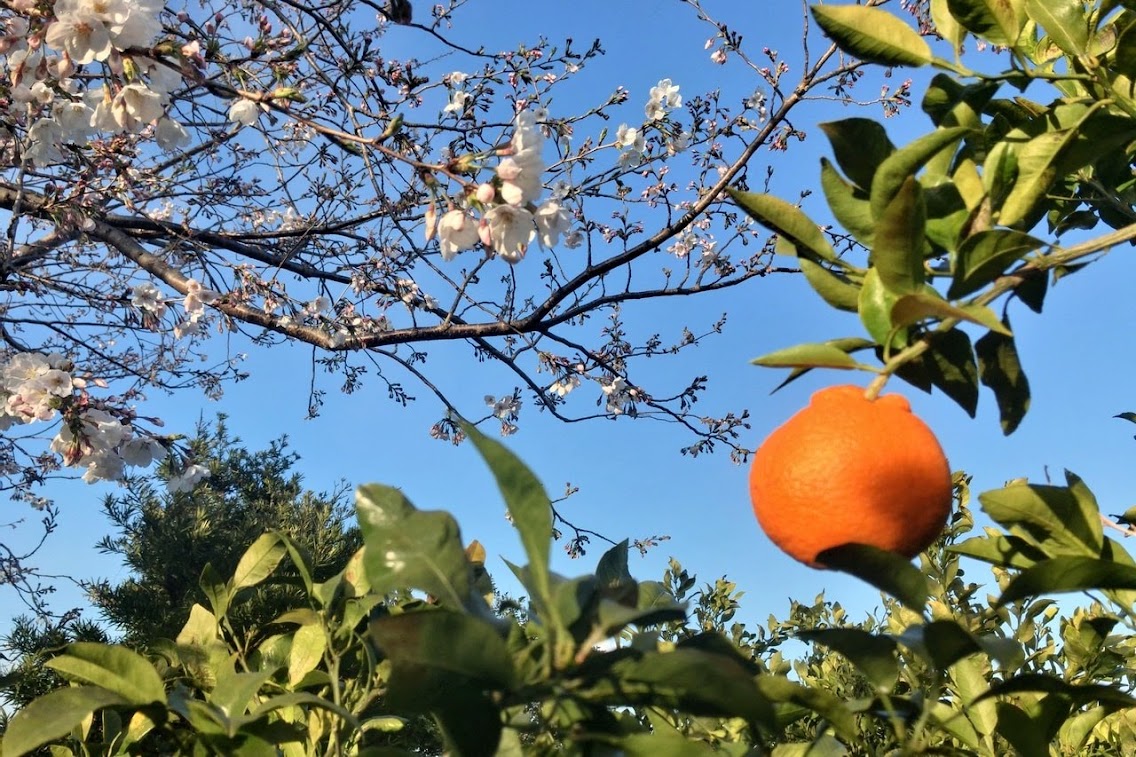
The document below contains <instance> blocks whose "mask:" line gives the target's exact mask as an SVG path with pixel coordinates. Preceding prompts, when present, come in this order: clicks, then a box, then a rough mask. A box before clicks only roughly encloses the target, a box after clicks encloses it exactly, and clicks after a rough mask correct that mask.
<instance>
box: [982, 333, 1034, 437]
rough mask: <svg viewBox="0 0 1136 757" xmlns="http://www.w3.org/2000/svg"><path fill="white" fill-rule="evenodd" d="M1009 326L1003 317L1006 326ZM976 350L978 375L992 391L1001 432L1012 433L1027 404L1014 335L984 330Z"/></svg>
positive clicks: (1026, 388)
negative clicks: (996, 405) (984, 333)
mask: <svg viewBox="0 0 1136 757" xmlns="http://www.w3.org/2000/svg"><path fill="white" fill-rule="evenodd" d="M1009 327H1010V321H1009V319H1008V318H1007V320H1006V328H1009ZM974 347H975V351H976V352H977V353H978V376H979V378H980V379H981V381H982V383H983V384H984V385H985V386H988V387H990V389H991V390H992V391H993V392H994V398H995V399H996V400H997V402H998V417H999V420H1000V421H1001V424H1002V433H1004V434H1006V435H1007V436H1009V435H1010V434H1012V433H1014V431H1015V430H1016V429H1017V428H1018V426H1019V425H1020V424H1021V422H1022V418H1024V417H1025V415H1026V412H1027V411H1028V410H1029V406H1030V390H1029V380H1028V379H1027V378H1026V374H1025V371H1023V370H1022V364H1021V361H1020V360H1019V359H1018V348H1017V346H1016V345H1015V344H1014V338H1013V337H1011V336H1006V335H1005V334H998V333H995V332H993V331H991V332H988V333H987V334H986V335H985V336H983V337H982V338H980V339H979V340H978V342H977V343H975V345H974Z"/></svg>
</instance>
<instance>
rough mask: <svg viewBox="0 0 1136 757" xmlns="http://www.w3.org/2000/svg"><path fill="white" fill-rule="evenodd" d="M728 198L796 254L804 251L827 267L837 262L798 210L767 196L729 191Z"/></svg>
mask: <svg viewBox="0 0 1136 757" xmlns="http://www.w3.org/2000/svg"><path fill="white" fill-rule="evenodd" d="M730 196H731V197H733V198H734V202H736V203H737V204H738V205H739V206H740V207H741V209H742V210H744V211H745V212H746V213H748V214H749V216H750V217H751V218H753V219H754V220H755V221H757V222H758V223H760V224H761V225H762V226H764V227H765V228H767V229H769V230H770V231H772V232H774V233H776V234H780V235H781V236H783V237H785V238H786V239H787V240H788V241H790V242H792V243H793V245H794V246H795V247H796V248H797V251H798V253H800V252H801V251H804V252H805V253H807V254H809V255H813V256H815V257H816V258H817V259H819V260H825V261H828V262H830V263H832V262H836V261H837V256H836V251H835V250H833V249H832V245H831V244H830V243H829V241H828V239H827V238H826V237H825V235H824V232H823V231H821V230H820V226H819V225H818V224H817V223H816V222H815V221H813V220H812V219H811V218H809V217H808V216H807V215H805V213H804V212H803V211H802V210H801V209H800V208H798V207H796V206H795V205H790V204H789V203H787V202H785V201H784V200H782V199H781V198H779V197H774V196H773V195H770V194H759V193H757V192H739V191H738V190H736V189H731V190H730Z"/></svg>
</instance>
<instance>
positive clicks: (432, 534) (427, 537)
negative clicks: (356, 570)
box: [355, 484, 473, 609]
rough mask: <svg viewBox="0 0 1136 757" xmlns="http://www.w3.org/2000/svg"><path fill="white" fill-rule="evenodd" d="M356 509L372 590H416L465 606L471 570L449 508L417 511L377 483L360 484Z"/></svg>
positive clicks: (399, 494)
mask: <svg viewBox="0 0 1136 757" xmlns="http://www.w3.org/2000/svg"><path fill="white" fill-rule="evenodd" d="M355 508H356V512H357V513H358V517H359V527H360V529H361V530H362V532H363V541H364V543H365V544H366V546H367V549H366V552H364V554H363V564H364V566H365V568H366V571H367V578H368V580H369V581H370V582H371V590H372V591H373V592H375V593H378V594H385V593H387V592H390V591H393V590H395V589H405V588H410V589H420V590H422V591H425V592H429V593H430V594H431V595H432V596H434V597H435V598H436V599H437V600H438V601H439V602H440V603H441V604H442V605H444V606H446V607H450V608H455V609H456V608H461V607H465V606H466V604H467V602H469V601H470V599H471V592H470V588H471V586H472V582H473V571H472V569H471V568H470V565H469V561H468V560H466V557H465V548H464V547H463V546H462V541H461V532H460V531H459V529H458V524H457V522H456V521H454V519H453V517H452V516H451V515H450V514H449V513H445V512H424V511H420V510H416V509H415V508H414V506H413V505H412V504H410V501H409V500H408V499H407V498H406V497H405V496H403V494H402V492H400V491H399V490H398V489H393V488H391V487H388V486H381V485H379V484H369V485H367V486H360V487H359V488H358V489H357V490H356V492H355Z"/></svg>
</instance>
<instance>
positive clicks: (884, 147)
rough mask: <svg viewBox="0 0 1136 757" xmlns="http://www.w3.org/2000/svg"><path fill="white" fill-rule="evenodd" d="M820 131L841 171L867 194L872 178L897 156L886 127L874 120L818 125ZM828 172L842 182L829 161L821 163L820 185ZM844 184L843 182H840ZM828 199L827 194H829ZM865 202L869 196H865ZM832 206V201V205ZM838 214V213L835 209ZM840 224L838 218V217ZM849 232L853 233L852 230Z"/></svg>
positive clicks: (842, 121)
mask: <svg viewBox="0 0 1136 757" xmlns="http://www.w3.org/2000/svg"><path fill="white" fill-rule="evenodd" d="M819 126H820V129H821V131H823V132H824V134H825V136H826V137H828V141H829V144H831V145H832V152H833V156H834V157H835V158H836V164H837V165H838V166H840V170H841V171H843V172H844V173H845V175H847V176H848V178H849V179H851V180H852V183H853V184H855V185H857V186H858V187H859V188H860V189H861V190H863V191H864V192H867V190H869V189H871V187H872V177H873V176H875V173H876V169H877V168H879V167H880V164H881V163H883V162H884V160H885V159H886V158H887V157H888V156H889V155H891V154H892V153H893V152H895V145H893V144H892V143H891V140H890V139H888V135H887V131H886V130H885V129H884V127H883V125H882V124H880V123H879V122H878V121H875V120H873V119H871V118H845V119H843V120H840V121H829V122H827V123H822V124H819ZM826 168H827V172H828V173H830V174H831V176H833V177H835V178H837V179H840V175H839V174H837V173H836V171H835V170H833V169H832V166H831V165H829V163H828V161H827V160H825V159H823V158H822V159H821V181H822V183H823V181H824V176H825V173H826ZM840 180H841V181H843V179H840ZM826 196H827V192H826ZM865 198H866V195H865ZM829 204H830V205H831V200H830V202H829ZM833 213H834V214H836V209H835V208H833ZM837 220H839V215H838V214H837ZM845 228H848V230H849V231H851V230H852V229H851V228H849V227H845Z"/></svg>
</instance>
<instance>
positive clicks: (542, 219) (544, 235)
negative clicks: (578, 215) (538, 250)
mask: <svg viewBox="0 0 1136 757" xmlns="http://www.w3.org/2000/svg"><path fill="white" fill-rule="evenodd" d="M534 219H535V221H536V231H537V234H538V235H539V236H540V243H541V245H542V246H543V247H544V248H545V249H552V248H553V247H555V246H556V244H557V243H558V242H559V241H560V235H561V234H564V233H566V232H567V231H568V230H569V229H571V228H572V215H571V214H570V213H569V212H568V210H567V208H565V207H564V206H563V205H561V204H560V203H559V202H557V201H556V200H546V201H545V202H544V204H542V205H541V206H540V207H539V208H537V210H536V214H535V216H534Z"/></svg>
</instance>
